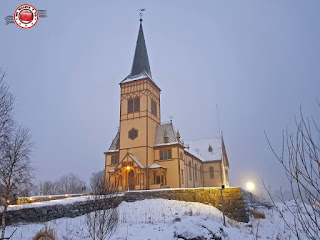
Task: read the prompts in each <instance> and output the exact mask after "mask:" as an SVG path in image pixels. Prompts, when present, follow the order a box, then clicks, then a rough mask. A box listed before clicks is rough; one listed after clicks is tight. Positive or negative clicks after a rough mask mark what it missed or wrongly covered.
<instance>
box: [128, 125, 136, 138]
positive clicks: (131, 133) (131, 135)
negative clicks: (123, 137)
mask: <svg viewBox="0 0 320 240" xmlns="http://www.w3.org/2000/svg"><path fill="white" fill-rule="evenodd" d="M128 135H129V138H130V139H131V140H134V139H135V138H136V137H138V130H137V129H134V128H132V129H131V130H130V131H129V134H128Z"/></svg>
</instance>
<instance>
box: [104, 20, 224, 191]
mask: <svg viewBox="0 0 320 240" xmlns="http://www.w3.org/2000/svg"><path fill="white" fill-rule="evenodd" d="M120 89H121V94H120V127H119V130H118V132H117V134H116V136H115V137H114V139H113V141H112V143H111V145H110V147H109V149H108V150H107V151H106V152H105V153H104V155H105V182H106V183H107V182H109V183H112V184H116V185H117V186H118V188H119V190H139V189H157V188H196V187H221V185H225V186H229V175H228V169H229V161H228V157H227V152H226V148H225V145H224V141H223V137H217V138H212V139H203V140H195V141H189V142H184V141H183V140H182V138H181V137H180V133H179V131H176V129H175V128H174V126H173V123H172V121H170V122H165V123H162V122H161V112H160V92H161V89H160V88H159V86H158V85H157V84H156V83H155V82H154V81H153V78H152V74H151V69H150V64H149V59H148V54H147V48H146V43H145V39H144V34H143V29H142V20H141V19H140V27H139V33H138V39H137V44H136V49H135V53H134V59H133V64H132V68H131V72H130V74H129V75H128V76H127V77H126V78H125V79H124V80H123V81H121V82H120Z"/></svg>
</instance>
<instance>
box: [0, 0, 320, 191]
mask: <svg viewBox="0 0 320 240" xmlns="http://www.w3.org/2000/svg"><path fill="white" fill-rule="evenodd" d="M28 3H30V4H33V5H34V6H35V7H36V8H38V9H47V11H48V18H46V19H43V18H40V19H39V22H38V24H37V25H36V26H35V27H34V28H32V29H29V30H23V29H20V28H18V27H17V26H16V25H15V24H10V25H5V21H4V18H5V16H7V15H12V14H13V12H14V10H15V8H16V7H17V6H19V5H20V4H21V1H18V0H2V1H1V6H0V68H2V70H4V69H6V70H7V77H6V81H7V82H8V84H9V85H10V89H11V91H12V92H13V94H14V95H15V98H16V101H15V116H16V119H17V121H18V122H19V123H21V124H23V125H25V126H27V127H29V128H30V129H31V132H32V135H33V141H34V142H35V144H36V147H35V149H34V152H33V155H32V160H33V163H34V166H35V167H36V172H35V173H36V177H37V179H38V180H45V179H51V180H53V179H56V178H58V177H60V176H61V175H62V174H65V173H68V172H74V173H76V174H78V175H79V176H81V177H83V178H84V179H86V180H88V179H89V177H90V174H91V173H92V172H93V171H97V170H100V169H103V168H104V156H103V152H104V151H106V150H107V149H108V147H109V145H110V143H111V140H112V138H113V137H114V135H115V134H116V131H117V126H118V125H119V103H120V88H119V85H118V83H119V82H120V81H121V80H123V79H124V78H125V77H126V76H127V75H128V74H129V72H130V69H131V64H132V59H133V54H134V48H135V43H136V38H137V34H138V27H139V21H138V20H139V16H138V12H137V9H139V8H146V12H145V15H144V22H143V24H144V33H145V38H146V43H147V49H148V54H149V60H150V65H151V71H152V75H153V78H154V80H155V82H156V83H157V84H158V86H159V87H160V88H161V89H162V93H161V112H162V115H161V116H162V119H161V120H162V121H168V120H169V117H170V116H173V123H174V126H175V128H178V129H179V131H180V133H181V137H182V138H183V139H185V140H192V139H201V138H210V137H215V136H217V135H218V134H219V127H218V121H217V114H216V104H218V106H219V112H220V123H221V129H222V130H223V134H224V139H225V144H226V147H227V153H228V156H229V161H230V165H231V169H230V178H231V185H232V186H238V185H240V186H243V185H244V184H245V183H246V182H247V181H248V180H252V181H254V182H256V184H257V185H258V189H260V188H261V179H262V178H263V179H264V180H265V181H266V182H268V183H270V184H271V185H273V186H275V185H276V184H279V183H281V182H283V174H282V171H281V170H280V166H279V164H277V162H276V160H275V158H274V157H273V155H272V153H271V151H270V149H269V147H268V144H267V141H266V139H265V136H264V131H266V132H267V133H268V135H269V137H270V139H271V141H272V142H273V144H274V145H275V146H279V144H280V142H281V131H282V129H284V128H286V127H288V128H289V129H290V128H292V127H293V126H294V116H295V115H296V114H297V113H298V112H299V106H300V105H301V106H302V107H303V110H304V112H305V114H306V115H308V116H310V115H315V116H316V117H318V118H317V119H320V118H319V112H320V111H319V110H318V109H317V103H316V101H317V99H319V98H320V66H319V63H320V44H319V43H320V27H319V23H320V14H319V10H320V2H319V1H317V0H310V1H293V0H292V1H290V2H288V1H284V0H283V1H280V0H273V1H272V0H269V1H256V0H252V1H245V0H242V1H239V0H235V1H213V0H210V1H209V0H208V1H204V0H203V1H186V0H183V1H182V0H180V1H178V0H177V1H169V0H168V1H142V0H141V1H134V0H130V1H102V0H99V1H98V0H97V1H89V0H87V1H84V0H78V1H57V0H55V1H48V0H42V1H34V0H30V1H28Z"/></svg>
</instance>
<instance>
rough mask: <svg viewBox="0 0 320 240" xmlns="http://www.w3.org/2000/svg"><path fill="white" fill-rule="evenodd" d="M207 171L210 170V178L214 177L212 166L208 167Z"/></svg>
mask: <svg viewBox="0 0 320 240" xmlns="http://www.w3.org/2000/svg"><path fill="white" fill-rule="evenodd" d="M209 172H210V178H214V168H213V167H209Z"/></svg>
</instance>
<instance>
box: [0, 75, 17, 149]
mask: <svg viewBox="0 0 320 240" xmlns="http://www.w3.org/2000/svg"><path fill="white" fill-rule="evenodd" d="M5 76H6V73H5V72H4V73H2V74H1V76H0V148H1V147H2V145H3V144H5V143H6V140H7V138H8V136H9V135H10V134H11V132H12V129H13V126H14V121H13V116H12V115H13V113H12V110H13V102H14V97H13V95H12V94H11V93H10V92H9V90H8V86H7V85H6V83H5V81H4V78H5Z"/></svg>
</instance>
